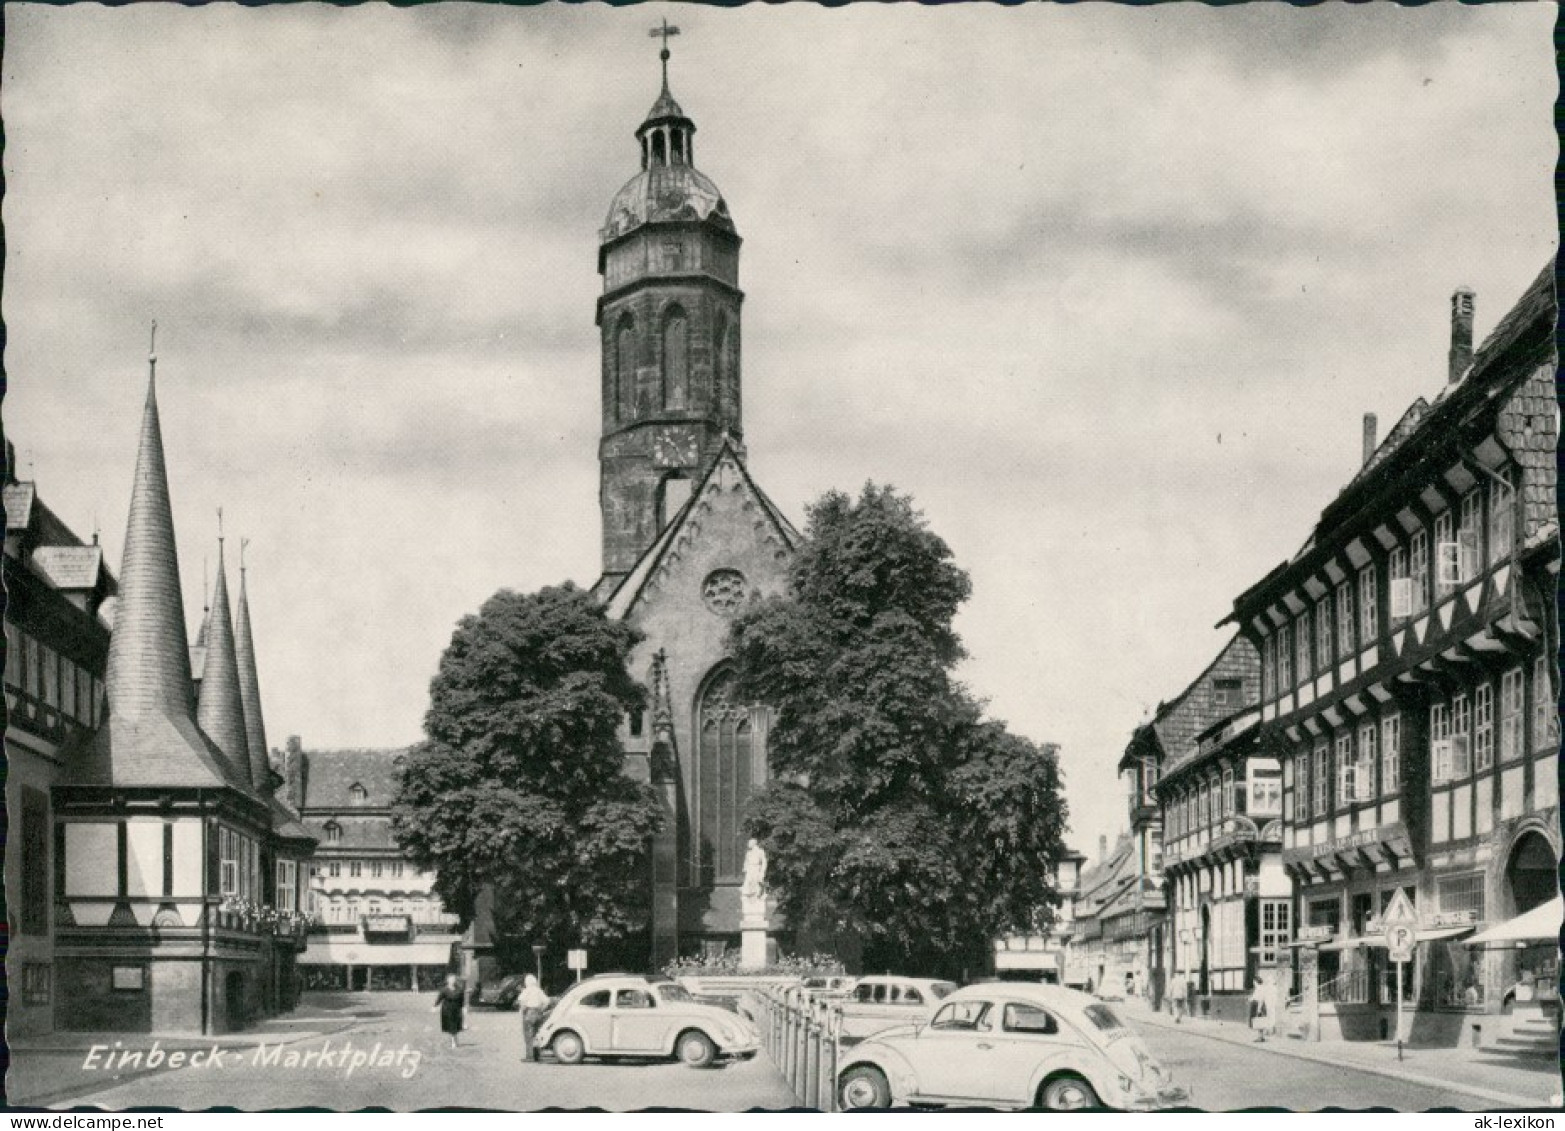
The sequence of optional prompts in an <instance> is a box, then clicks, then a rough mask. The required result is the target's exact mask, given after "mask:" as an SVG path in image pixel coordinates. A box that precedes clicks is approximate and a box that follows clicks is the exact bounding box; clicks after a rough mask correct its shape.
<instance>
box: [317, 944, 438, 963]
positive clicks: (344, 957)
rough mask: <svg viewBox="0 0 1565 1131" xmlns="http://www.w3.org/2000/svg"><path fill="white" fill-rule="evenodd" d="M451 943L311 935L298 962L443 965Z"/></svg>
mask: <svg viewBox="0 0 1565 1131" xmlns="http://www.w3.org/2000/svg"><path fill="white" fill-rule="evenodd" d="M450 961H451V943H450V941H449V940H447V941H446V942H411V943H367V942H365V941H363V940H362V939H356V938H354V939H311V940H310V945H309V947H308V948H307V949H306V950H305V952H304V953H303V954H301V955H300V956H299V958H298V962H299V965H301V966H445V965H447V964H448V963H449V962H450Z"/></svg>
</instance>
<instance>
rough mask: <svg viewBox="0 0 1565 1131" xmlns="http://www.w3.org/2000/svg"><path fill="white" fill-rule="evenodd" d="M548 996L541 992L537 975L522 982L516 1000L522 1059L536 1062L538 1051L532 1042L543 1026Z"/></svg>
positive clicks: (532, 975)
mask: <svg viewBox="0 0 1565 1131" xmlns="http://www.w3.org/2000/svg"><path fill="white" fill-rule="evenodd" d="M549 1001H550V998H549V995H548V994H546V993H544V992H543V987H542V986H540V985H539V984H538V975H536V974H529V975H527V977H526V978H524V979H523V980H522V993H521V996H520V997H518V998H517V999H516V1005H517V1008H519V1009H520V1010H521V1011H522V1059H523V1060H537V1059H538V1050H537V1049H536V1048H535V1047H534V1046H533V1040H534V1038H535V1037H537V1035H538V1026H539V1025H541V1024H543V1014H544V1010H546V1009H548V1008H549Z"/></svg>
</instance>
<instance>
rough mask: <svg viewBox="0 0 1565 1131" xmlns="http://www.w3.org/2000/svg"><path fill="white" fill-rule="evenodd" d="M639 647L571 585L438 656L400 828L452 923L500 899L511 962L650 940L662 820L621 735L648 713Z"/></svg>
mask: <svg viewBox="0 0 1565 1131" xmlns="http://www.w3.org/2000/svg"><path fill="white" fill-rule="evenodd" d="M638 639H639V636H638V634H637V633H636V631H635V629H633V628H631V627H630V626H628V625H626V624H624V623H622V622H618V621H611V620H609V619H608V618H607V617H606V616H605V615H604V613H603V608H602V606H601V605H600V604H599V603H598V602H597V601H595V600H593V599H592V597H591V596H590V595H589V594H587V593H586V592H584V591H583V590H580V589H577V588H576V587H575V586H573V585H570V584H568V583H567V584H565V585H563V586H559V587H553V588H545V589H542V590H540V591H539V592H537V593H533V594H518V593H514V592H511V591H510V590H502V591H500V592H499V593H496V594H495V595H494V596H493V597H491V598H490V599H489V600H488V601H487V602H485V604H484V606H483V608H482V609H481V610H480V611H479V612H478V614H477V615H476V616H471V615H470V616H466V617H464V618H462V620H461V622H460V623H459V624H458V625H457V628H456V632H455V633H454V634H453V636H452V638H451V643H450V645H449V646H448V647H447V649H446V651H445V654H444V655H443V656H442V657H441V661H440V669H439V672H438V673H437V674H436V676H435V678H434V680H433V682H432V683H431V685H430V706H429V711H428V713H427V714H426V715H425V718H424V730H425V734H426V736H427V737H426V740H425V741H424V742H423V743H421V744H420V745H418V746H417V747H415V748H414V749H413V750H412V751H411V752H410V753H409V754H408V757H407V761H406V765H405V770H404V773H403V777H402V785H401V790H400V793H399V794H398V797H397V800H396V805H395V809H394V812H393V820H394V825H395V829H396V833H397V837H398V840H399V842H400V843H401V845H402V846H403V848H404V849H405V850H406V851H407V852H408V853H409V854H410V855H411V857H412V858H413V860H414V861H415V862H417V863H418V864H419V865H421V866H423V867H429V868H433V870H434V871H435V874H436V881H435V887H436V890H437V891H438V892H439V894H440V896H441V897H442V899H444V900H445V901H446V904H447V906H448V907H450V908H452V909H453V910H455V911H457V912H458V913H459V914H463V915H470V914H471V913H472V911H473V907H474V901H475V899H476V897H477V894H478V892H479V890H480V889H481V888H482V887H483V886H484V885H486V884H487V885H493V890H494V909H495V927H496V932H497V934H498V935H499V936H501V940H500V941H501V946H502V948H503V947H504V945H505V942H506V940H507V939H509V941H511V942H512V943H516V942H523V943H526V944H528V945H530V944H532V943H541V944H543V945H544V946H546V947H548V948H549V949H550V950H551V951H556V952H557V951H559V950H562V949H564V948H566V947H570V946H589V947H597V948H599V949H602V948H604V947H605V946H607V948H608V949H609V950H611V951H613V950H614V949H615V945H616V943H617V942H619V943H623V941H624V940H626V939H631V938H633V937H634V936H636V935H637V934H638V933H640V932H644V931H645V929H646V924H647V921H648V918H649V914H650V908H649V890H648V889H649V884H648V881H647V871H646V868H647V864H646V850H647V844H648V842H649V840H650V838H651V837H652V835H653V834H654V833H655V832H656V831H657V830H658V828H659V825H660V823H661V820H662V817H661V812H660V810H659V808H658V806H657V803H656V800H655V798H654V795H653V793H652V791H651V790H650V789H649V788H648V787H646V786H644V785H641V784H639V783H637V782H635V781H633V780H632V779H631V778H629V777H627V776H626V775H625V772H624V751H623V749H622V748H621V746H620V743H619V739H618V736H617V727H618V725H619V722H620V720H621V719H622V718H623V717H624V715H625V713H626V712H627V711H629V710H639V709H640V707H641V703H642V699H643V692H642V690H641V688H640V687H639V686H638V685H637V684H636V682H635V681H634V680H633V679H632V678H631V677H630V675H629V673H628V672H627V670H626V667H625V662H626V658H627V657H628V655H629V653H630V650H631V649H632V648H633V647H634V646H635V644H636V643H637V641H638Z"/></svg>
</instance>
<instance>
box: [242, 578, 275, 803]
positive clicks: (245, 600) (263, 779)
mask: <svg viewBox="0 0 1565 1131" xmlns="http://www.w3.org/2000/svg"><path fill="white" fill-rule="evenodd" d="M247 580H248V576H247V574H246V572H245V569H244V567H243V566H242V565H241V566H240V568H239V608H238V609H237V610H236V611H235V613H234V660H235V662H236V663H237V665H238V668H239V695H240V700H241V702H242V704H243V706H244V718H245V739H246V746H247V747H248V757H249V761H250V780H251V781H254V782H255V783H256V784H258V785H266V784H269V783H270V782H271V781H272V780H273V778H272V764H271V762H270V761H269V760H268V758H267V756H266V724H265V722H264V721H263V719H262V716H261V680H260V677H259V675H258V674H257V672H256V667H255V634H254V633H253V632H252V631H251V628H250V597H249V594H248V593H247V592H246V584H245V583H246V581H247Z"/></svg>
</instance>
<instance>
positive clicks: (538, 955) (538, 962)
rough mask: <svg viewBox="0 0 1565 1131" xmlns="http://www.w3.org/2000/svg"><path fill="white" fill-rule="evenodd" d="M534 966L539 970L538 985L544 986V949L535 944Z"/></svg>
mask: <svg viewBox="0 0 1565 1131" xmlns="http://www.w3.org/2000/svg"><path fill="white" fill-rule="evenodd" d="M533 965H534V966H535V967H536V968H537V970H538V984H539V985H542V984H543V947H541V946H539V945H538V944H537V943H534V944H533Z"/></svg>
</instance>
